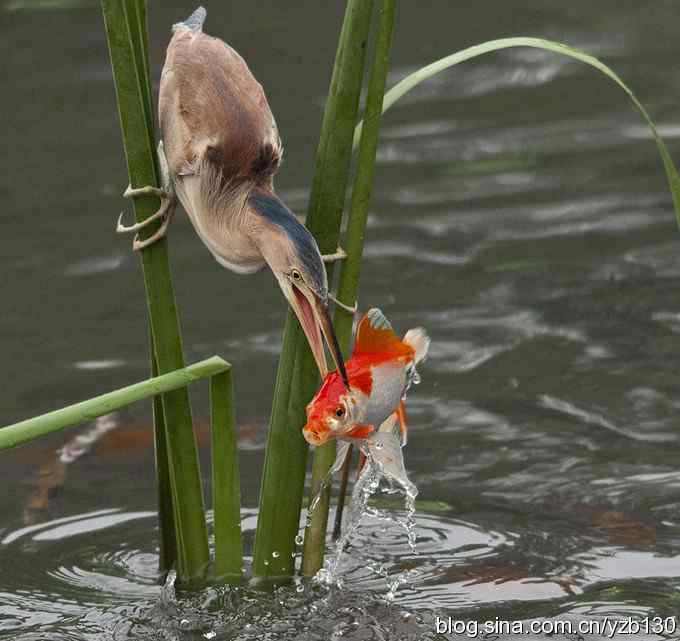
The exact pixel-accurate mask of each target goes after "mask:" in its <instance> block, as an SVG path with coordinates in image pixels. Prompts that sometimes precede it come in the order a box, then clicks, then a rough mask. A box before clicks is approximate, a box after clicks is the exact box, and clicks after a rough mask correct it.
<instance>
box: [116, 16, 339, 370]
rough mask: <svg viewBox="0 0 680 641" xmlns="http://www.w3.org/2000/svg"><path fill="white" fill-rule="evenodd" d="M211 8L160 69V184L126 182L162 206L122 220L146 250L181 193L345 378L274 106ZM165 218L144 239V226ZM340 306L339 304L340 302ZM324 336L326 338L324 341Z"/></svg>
mask: <svg viewBox="0 0 680 641" xmlns="http://www.w3.org/2000/svg"><path fill="white" fill-rule="evenodd" d="M205 18H206V11H205V9H204V8H203V7H199V8H198V9H196V10H195V11H194V12H193V13H192V14H191V16H189V18H187V19H186V20H185V21H184V22H180V23H178V24H175V25H173V35H172V38H171V40H170V44H169V45H168V49H167V53H166V58H165V64H164V66H163V71H162V74H161V82H160V89H159V99H158V113H159V121H160V129H161V141H160V143H159V145H158V150H157V151H158V159H159V167H160V171H161V176H162V187H161V188H157V187H154V186H150V185H147V186H143V187H138V188H133V187H131V186H128V188H127V189H126V191H125V193H124V196H125V197H127V198H137V197H140V196H148V195H150V194H152V195H155V196H158V197H159V198H160V202H161V205H160V208H159V209H158V211H156V213H154V214H153V215H151V216H149V217H148V218H147V219H145V220H144V221H142V222H139V223H136V224H132V225H127V226H126V225H124V224H123V223H122V214H121V217H120V218H119V219H118V225H117V231H118V232H119V233H128V232H134V233H135V239H134V241H133V248H134V249H135V250H137V251H138V250H141V249H144V248H145V247H148V246H149V245H151V244H153V243H155V242H157V241H158V240H159V239H161V238H163V237H164V236H165V234H166V233H167V230H168V225H169V224H170V221H171V219H172V216H173V213H174V210H175V206H176V202H177V199H179V201H180V202H181V203H182V205H183V207H184V209H185V211H186V212H187V214H188V216H189V218H190V219H191V222H192V224H193V227H194V229H195V230H196V232H197V234H198V236H199V237H200V239H201V240H202V241H203V243H204V244H205V245H206V247H207V248H208V249H209V250H210V252H211V253H212V255H213V256H214V257H215V259H216V260H217V261H218V262H219V263H220V264H221V265H222V266H224V267H226V268H227V269H229V270H231V271H234V272H236V273H239V274H250V273H253V272H256V271H258V270H260V269H261V268H263V267H264V266H265V265H267V266H269V268H270V269H271V271H272V272H273V274H274V276H275V277H276V280H277V281H278V284H279V286H280V288H281V290H282V291H283V294H284V296H285V297H286V299H287V300H288V303H289V304H290V306H291V307H292V309H293V311H294V312H295V314H296V316H297V318H298V320H299V322H300V325H301V326H302V329H303V331H304V333H305V336H306V338H307V341H308V343H309V345H310V348H311V351H312V354H313V355H314V359H315V361H316V364H317V366H318V368H319V371H320V373H321V376H322V377H325V376H326V374H327V373H328V368H327V365H326V357H325V351H324V343H323V338H325V340H326V343H327V344H328V347H329V351H330V353H331V356H332V357H333V360H334V361H335V365H336V367H337V369H338V371H339V372H340V374H341V376H342V378H343V380H344V381H345V382H346V381H347V373H346V371H345V365H344V361H343V358H342V354H341V351H340V347H339V345H338V341H337V338H336V335H335V331H334V329H333V324H332V322H331V318H330V313H329V302H330V300H331V299H332V300H335V299H333V297H332V296H331V295H330V294H329V291H328V282H327V276H326V269H325V266H324V261H326V262H327V261H332V260H340V259H342V258H344V252H343V251H342V250H341V249H340V248H338V251H337V252H336V253H335V254H330V255H327V256H322V255H321V253H320V252H319V248H318V246H317V244H316V241H315V240H314V237H313V236H312V235H311V233H310V232H309V231H308V230H307V228H306V227H305V226H304V225H303V224H302V223H301V222H300V221H299V220H298V219H297V217H296V216H295V215H294V214H293V213H292V212H291V211H290V209H288V207H286V205H285V204H284V203H283V201H282V200H281V199H280V198H279V197H278V196H277V194H276V192H275V190H274V182H273V177H274V174H275V173H276V171H277V169H278V167H279V165H280V163H281V159H282V155H283V147H282V144H281V138H280V137H279V132H278V129H277V127H276V122H275V120H274V116H273V115H272V112H271V109H270V107H269V103H268V102H267V98H266V96H265V93H264V90H263V89H262V86H261V85H260V83H259V82H258V81H257V80H256V79H255V77H254V76H253V74H252V73H251V71H250V69H249V68H248V65H247V64H246V62H245V61H244V60H243V58H242V57H241V56H240V55H239V54H238V53H237V52H236V51H235V50H234V49H232V48H231V47H230V46H229V45H228V44H226V43H225V42H224V41H222V40H220V39H219V38H215V37H212V36H209V35H207V34H205V33H204V32H203V24H204V22H205ZM154 221H159V222H160V226H159V227H158V229H157V230H156V231H155V232H154V233H153V234H151V235H150V236H148V237H147V238H144V240H141V239H140V238H139V235H138V233H137V232H139V231H140V230H141V229H143V228H145V227H146V226H147V225H149V224H151V223H153V222H154ZM336 302H337V301H336ZM322 334H323V338H322Z"/></svg>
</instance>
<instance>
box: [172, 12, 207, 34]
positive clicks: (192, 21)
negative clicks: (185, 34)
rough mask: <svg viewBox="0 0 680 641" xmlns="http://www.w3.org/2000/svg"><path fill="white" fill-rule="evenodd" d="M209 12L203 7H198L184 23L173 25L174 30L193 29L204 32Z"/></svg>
mask: <svg viewBox="0 0 680 641" xmlns="http://www.w3.org/2000/svg"><path fill="white" fill-rule="evenodd" d="M207 15H208V12H207V11H206V10H205V9H204V8H203V7H198V9H196V11H194V12H193V13H192V14H191V15H190V16H189V17H188V18H187V19H186V20H185V21H184V22H178V23H177V24H174V25H172V30H173V31H175V30H177V29H179V28H183V29H191V31H199V32H200V31H203V23H204V22H205V17H206V16H207Z"/></svg>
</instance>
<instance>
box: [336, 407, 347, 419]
mask: <svg viewBox="0 0 680 641" xmlns="http://www.w3.org/2000/svg"><path fill="white" fill-rule="evenodd" d="M335 415H336V416H337V417H338V418H342V417H343V416H344V415H345V408H344V407H343V406H342V405H340V406H339V407H338V408H337V409H336V410H335Z"/></svg>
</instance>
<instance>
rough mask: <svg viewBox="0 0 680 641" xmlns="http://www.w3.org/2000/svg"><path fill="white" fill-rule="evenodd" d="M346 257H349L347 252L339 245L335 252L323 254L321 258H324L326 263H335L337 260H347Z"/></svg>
mask: <svg viewBox="0 0 680 641" xmlns="http://www.w3.org/2000/svg"><path fill="white" fill-rule="evenodd" d="M345 258H347V252H346V251H345V250H344V249H343V248H342V247H338V248H337V250H336V251H335V253H333V254H322V255H321V260H323V262H324V263H334V262H335V261H337V260H345Z"/></svg>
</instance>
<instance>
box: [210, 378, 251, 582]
mask: <svg viewBox="0 0 680 641" xmlns="http://www.w3.org/2000/svg"><path fill="white" fill-rule="evenodd" d="M233 396H234V395H233V391H232V377H231V370H230V369H229V370H227V371H225V372H223V373H221V374H216V375H215V376H213V377H212V378H211V379H210V406H211V416H212V422H211V434H212V445H211V451H212V492H213V518H214V522H215V563H214V566H213V578H214V579H218V580H220V581H221V582H230V583H240V581H241V573H242V570H243V543H242V538H241V483H240V480H239V467H238V450H237V447H236V425H235V420H234V411H233V407H234V398H233Z"/></svg>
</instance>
